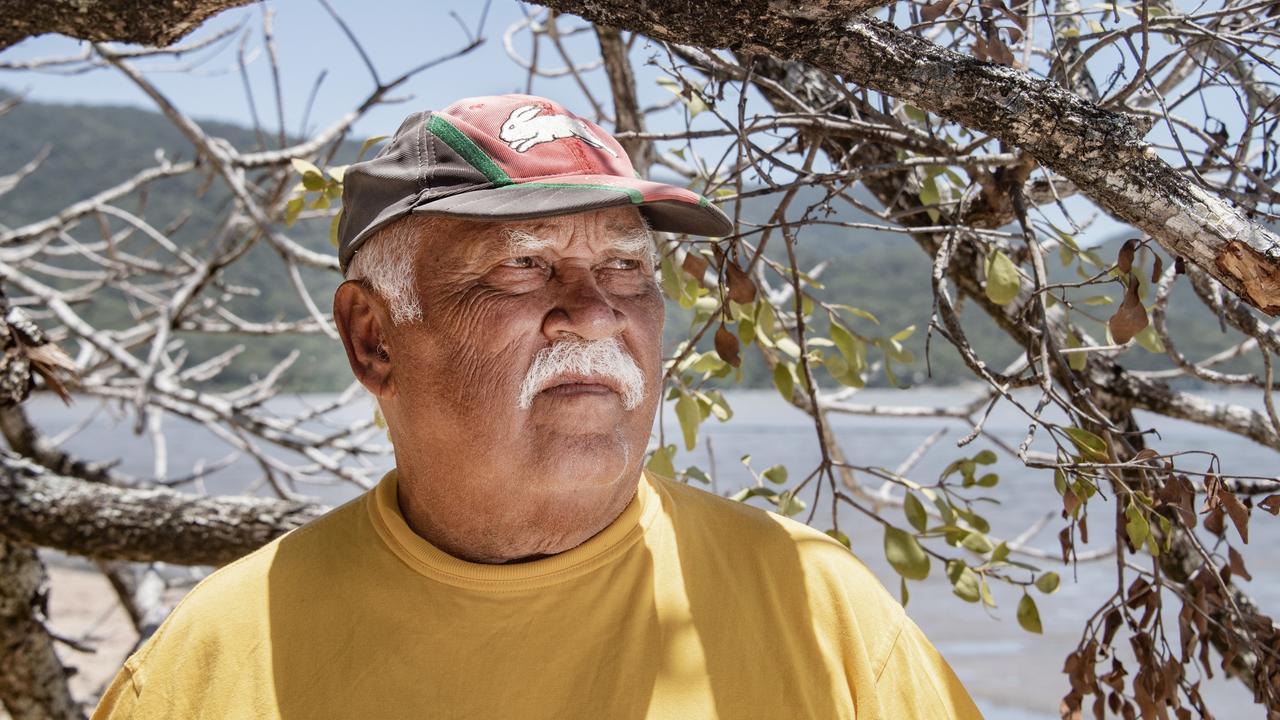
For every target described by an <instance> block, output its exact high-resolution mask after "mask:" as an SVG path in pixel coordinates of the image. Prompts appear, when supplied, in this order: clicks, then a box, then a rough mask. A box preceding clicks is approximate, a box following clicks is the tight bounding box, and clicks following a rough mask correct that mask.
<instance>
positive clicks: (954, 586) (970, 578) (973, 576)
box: [947, 560, 982, 602]
mask: <svg viewBox="0 0 1280 720" xmlns="http://www.w3.org/2000/svg"><path fill="white" fill-rule="evenodd" d="M947 579H949V580H950V581H951V591H952V592H954V593H955V594H956V596H957V597H959V598H960V599H961V600H964V601H965V602H978V601H979V600H980V599H982V595H981V589H980V588H979V583H978V573H976V572H974V571H973V569H972V568H970V567H969V566H968V565H965V564H964V563H963V562H961V561H959V560H948V561H947Z"/></svg>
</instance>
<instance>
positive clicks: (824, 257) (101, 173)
mask: <svg viewBox="0 0 1280 720" xmlns="http://www.w3.org/2000/svg"><path fill="white" fill-rule="evenodd" d="M202 125H203V127H204V128H205V129H206V131H208V132H209V133H210V134H212V135H215V136H218V137H222V138H225V139H226V140H227V141H229V142H231V143H232V144H233V145H235V146H236V147H237V148H241V149H248V148H253V147H254V146H255V142H256V138H255V136H254V133H253V131H252V130H251V129H247V128H243V127H238V126H235V125H229V124H225V123H214V122H209V123H203V124H202ZM358 145H359V143H358V142H347V143H345V144H343V145H342V146H341V147H340V149H339V152H338V156H337V157H336V158H335V162H346V161H349V159H351V157H352V156H354V154H355V151H356V148H358ZM45 146H49V147H50V151H49V155H48V157H47V158H46V159H45V161H44V162H43V164H42V165H41V167H40V168H39V170H38V171H36V172H35V173H33V174H32V175H30V176H29V177H27V178H25V179H24V180H23V181H22V183H21V184H20V185H19V186H18V187H17V189H16V190H14V191H13V192H11V193H9V194H7V195H0V224H3V225H4V226H5V227H9V228H13V227H17V226H20V225H22V224H25V223H28V222H32V221H35V220H39V219H43V218H45V217H47V216H49V215H50V214H52V213H55V212H57V211H58V210H60V209H62V208H64V207H66V206H67V205H68V204H70V203H72V202H75V201H77V200H81V199H84V198H87V197H90V196H91V195H93V194H95V193H97V192H100V191H102V190H103V189H104V188H107V187H109V186H111V185H114V184H116V183H119V182H122V181H124V180H126V179H127V178H129V177H130V176H132V175H133V174H135V173H136V172H138V171H140V170H142V169H144V168H147V167H153V166H154V165H155V164H156V153H157V151H158V150H162V151H163V152H164V153H165V155H166V156H167V157H168V158H169V159H170V160H172V161H180V160H189V159H191V157H192V154H193V152H192V148H191V146H190V144H189V143H187V141H186V140H185V138H184V137H182V135H181V134H180V133H179V132H178V131H177V130H176V129H175V128H174V127H173V125H172V124H171V123H170V122H169V121H167V120H166V119H165V118H164V117H163V116H161V115H159V114H158V113H155V112H151V111H147V110H141V109H137V108H133V107H103V106H77V105H53V104H43V103H35V102H27V103H23V104H21V105H19V106H18V107H16V108H15V109H14V110H13V111H12V112H10V113H9V114H8V115H5V116H3V117H0V175H2V174H5V173H8V172H12V171H13V170H15V169H17V168H18V167H20V166H21V165H22V164H23V163H25V162H27V161H28V160H30V159H31V158H32V157H34V156H35V155H36V154H37V153H39V152H40V151H41V149H42V148H44V147H45ZM209 172H211V171H209V170H205V171H203V172H200V173H194V174H192V175H190V176H187V177H183V178H176V179H167V180H163V181H159V182H157V183H155V184H153V185H151V186H150V187H149V188H148V190H147V191H146V192H145V193H136V194H134V195H133V196H131V197H129V198H127V199H124V200H122V201H120V202H119V203H118V205H119V206H120V207H122V208H124V209H126V210H129V211H130V212H134V213H136V214H142V213H143V212H145V214H146V217H147V218H148V220H149V221H150V222H151V223H152V224H153V225H155V226H156V227H158V228H162V229H163V228H167V227H168V226H170V225H176V226H177V229H176V230H175V231H173V232H172V236H173V238H174V240H175V242H177V243H178V244H180V245H182V246H186V247H202V246H204V244H207V243H214V242H222V241H223V238H222V236H221V235H220V234H219V232H218V231H219V227H218V223H219V221H220V219H221V218H223V217H224V216H225V210H226V208H227V206H228V203H229V202H230V198H229V197H228V193H227V192H226V191H224V190H223V189H222V185H221V182H220V181H219V180H217V179H216V178H215V179H212V181H211V179H210V178H209V177H208V173H209ZM193 198H198V199H197V200H195V201H193ZM820 198H821V194H820V192H819V191H818V190H813V189H810V190H807V191H804V192H801V193H799V194H798V195H797V197H796V199H795V201H794V202H793V204H792V208H793V209H794V210H795V211H797V212H798V211H799V210H800V209H802V208H804V207H806V206H807V205H809V204H811V203H815V202H817V201H818V200H819V199H820ZM862 199H863V200H866V198H865V197H863V198H862ZM775 202H776V199H774V198H771V197H764V198H757V199H753V200H750V201H748V202H747V203H746V204H745V207H744V216H745V217H746V218H747V219H749V220H754V221H757V222H758V221H763V220H765V219H767V218H768V216H769V213H770V212H771V211H772V209H773V205H774V203H775ZM832 207H833V209H834V210H835V211H836V212H835V214H833V215H831V216H829V217H828V218H827V219H833V220H841V221H860V222H872V221H873V219H872V218H870V217H868V216H866V215H860V214H858V213H857V212H855V211H852V210H850V209H848V206H847V205H843V204H841V203H837V204H834V205H833V206H832ZM793 217H794V215H793ZM108 225H109V227H110V228H111V229H112V230H114V231H119V230H122V229H123V228H124V227H125V225H124V224H123V223H121V222H120V221H118V220H114V219H113V220H111V221H110V223H109V224H108ZM289 234H290V236H291V237H292V238H293V239H294V240H296V241H297V242H299V243H301V244H303V245H304V246H306V247H309V248H311V249H314V250H317V251H321V252H332V251H333V250H332V247H331V246H330V244H329V241H328V238H327V223H325V222H323V221H316V222H312V223H309V224H308V223H299V224H298V225H297V226H295V227H294V228H292V229H290V230H289ZM76 237H77V238H78V239H80V240H81V241H88V240H93V239H95V238H99V237H100V236H99V229H98V225H97V222H96V221H95V219H93V218H92V217H90V218H86V219H85V220H83V221H82V222H81V225H80V228H79V229H78V230H77V231H76ZM797 240H798V242H797V255H798V260H799V262H800V264H801V267H802V269H805V270H808V269H810V268H812V267H813V266H814V265H815V264H817V263H818V262H819V261H826V262H827V263H828V265H827V267H826V269H825V271H824V272H823V273H822V275H821V278H820V279H821V282H822V283H823V284H824V286H825V289H823V290H822V291H820V294H821V295H822V296H823V297H824V298H825V299H827V300H829V301H831V302H840V303H845V304H849V305H853V306H856V307H859V308H862V309H865V310H867V311H869V312H872V313H874V314H875V315H876V316H877V317H878V318H879V319H880V321H881V324H880V326H879V328H877V327H876V326H874V325H871V324H870V323H864V324H861V325H859V328H860V329H861V330H864V331H866V332H867V333H869V334H892V333H894V332H897V331H898V330H901V329H902V328H905V327H907V326H910V325H915V326H916V328H917V329H916V332H915V333H914V335H912V336H911V337H910V338H909V339H908V340H907V342H905V343H904V344H905V345H906V346H907V348H908V349H910V350H911V351H912V352H913V353H914V354H915V356H916V358H917V359H916V362H915V363H914V365H913V366H912V367H910V368H906V369H901V372H900V373H899V377H900V379H902V380H909V381H911V382H912V383H913V384H920V383H923V382H932V383H937V384H949V383H955V382H961V381H965V380H970V379H972V378H971V375H970V373H969V371H968V369H967V368H965V367H964V366H963V364H962V362H961V361H960V358H959V356H958V354H957V353H956V352H955V351H954V350H953V349H952V348H951V346H950V345H949V344H948V343H947V342H946V341H945V340H944V339H942V338H941V337H939V336H937V335H935V336H934V338H933V341H932V343H931V347H930V361H931V366H932V377H931V378H926V377H925V374H924V371H925V364H924V340H925V330H926V328H927V327H928V322H929V315H930V312H931V310H932V297H931V294H930V291H929V273H930V260H931V259H930V258H929V257H928V256H927V255H925V254H924V253H923V252H922V251H921V250H920V248H919V247H918V246H917V245H916V244H915V243H914V242H913V241H912V240H911V238H910V237H909V236H906V235H903V234H899V233H888V232H876V231H872V230H864V229H848V228H840V227H833V226H824V225H811V226H807V227H804V228H802V229H801V230H800V231H799V235H798V236H797ZM770 246H771V247H770V251H769V252H768V254H769V256H770V257H773V258H774V259H777V260H779V261H782V262H785V246H784V244H783V243H782V240H781V237H780V236H775V237H774V239H773V240H772V241H771V243H770ZM118 249H119V250H121V251H129V252H137V253H139V254H143V253H154V252H155V251H156V246H155V245H154V243H151V242H150V241H148V240H145V239H139V238H137V237H133V238H130V239H127V240H125V241H123V242H121V243H120V245H119V248H118ZM1117 250H1118V242H1113V243H1107V244H1105V245H1104V246H1102V247H1099V248H1096V251H1097V253H1098V254H1099V255H1100V256H1101V257H1102V258H1103V259H1104V260H1106V261H1107V262H1110V261H1112V260H1114V258H1115V257H1116V252H1117ZM156 259H157V260H160V261H163V262H171V261H172V259H171V258H168V257H164V256H160V257H157V258H156ZM1167 260H1168V258H1166V261H1167ZM1050 265H1051V269H1050V270H1051V275H1052V276H1053V277H1054V278H1058V279H1074V278H1075V274H1074V271H1068V270H1065V269H1063V268H1061V267H1060V265H1059V264H1058V262H1057V261H1056V259H1054V260H1052V261H1051V262H1050ZM65 266H66V267H72V268H74V267H76V265H75V264H74V262H73V261H71V260H68V261H66V262H65ZM303 279H304V282H305V283H306V285H307V287H308V288H309V289H310V291H311V294H312V296H313V297H314V298H315V299H316V303H317V304H318V305H319V306H321V307H322V308H324V307H326V306H327V304H328V299H329V298H330V297H331V296H332V292H333V289H334V288H335V287H336V286H337V284H338V282H339V278H338V276H337V275H336V274H335V273H330V272H320V271H314V270H304V272H303ZM221 280H222V282H223V283H224V285H225V286H226V287H227V288H228V289H229V290H232V291H233V292H235V291H234V290H233V289H234V288H235V287H236V286H243V287H246V288H255V289H256V293H255V294H252V295H248V296H236V297H234V298H233V299H231V300H230V301H229V302H228V304H227V306H228V307H229V308H230V309H232V310H233V311H234V312H236V313H238V314H239V315H241V316H242V317H244V318H246V319H248V320H253V321H258V322H264V321H270V320H277V319H300V318H304V317H306V313H305V309H304V308H303V307H302V305H301V303H300V301H299V299H298V297H297V295H296V293H295V292H294V290H293V287H292V285H291V283H290V282H289V280H288V277H287V275H286V273H285V267H284V264H283V262H282V261H281V260H280V258H279V256H278V255H277V254H276V253H275V251H274V250H273V249H272V248H271V247H270V246H269V245H268V244H266V243H265V242H263V241H259V242H258V243H257V244H256V245H255V246H254V247H253V248H252V249H251V250H250V251H249V255H248V257H246V258H244V259H241V260H240V261H238V262H236V263H235V264H234V265H233V266H232V267H231V268H230V269H229V270H228V272H227V273H225V276H224V277H223V278H222V279H221ZM46 281H47V282H53V281H52V280H48V279H46ZM145 281H146V280H145V279H143V280H142V281H140V282H142V283H144V284H145ZM153 291H155V292H164V291H165V289H164V288H155V289H154V290H153ZM1104 292H1105V293H1106V294H1109V295H1111V296H1112V297H1113V298H1114V299H1115V300H1118V299H1119V297H1120V295H1121V293H1120V292H1119V291H1118V286H1112V287H1111V288H1110V289H1109V290H1106V291H1100V290H1094V289H1089V290H1088V291H1087V292H1077V293H1075V294H1073V297H1078V298H1083V297H1084V296H1086V295H1098V294H1103V293H1104ZM1191 294H1192V293H1191V290H1190V287H1189V284H1188V283H1187V282H1186V280H1185V278H1179V280H1178V287H1177V288H1176V289H1175V292H1174V297H1173V300H1172V304H1171V308H1172V310H1171V312H1170V321H1169V322H1170V326H1171V328H1172V332H1173V334H1174V338H1175V340H1176V341H1177V342H1178V345H1179V348H1180V349H1181V350H1182V351H1183V352H1184V354H1186V355H1187V356H1188V357H1190V358H1192V359H1200V358H1203V357H1204V356H1206V355H1208V354H1211V353H1213V352H1216V351H1217V350H1220V349H1222V348H1223V347H1226V346H1227V344H1228V343H1229V342H1231V341H1232V339H1234V340H1238V339H1239V336H1238V335H1237V334H1235V333H1234V332H1228V333H1226V334H1225V335H1224V334H1223V332H1222V331H1221V330H1220V328H1219V324H1218V321H1217V319H1216V318H1214V317H1213V316H1212V314H1211V313H1209V312H1208V311H1207V310H1205V309H1204V308H1203V306H1201V304H1200V303H1199V302H1198V301H1197V300H1196V299H1195V298H1194V297H1191ZM1088 309H1089V310H1090V311H1092V312H1094V313H1095V314H1096V315H1097V316H1098V317H1100V318H1103V319H1105V318H1106V317H1107V316H1109V315H1110V313H1111V312H1112V311H1113V309H1114V303H1113V305H1112V306H1111V307H1110V308H1108V307H1103V306H1092V307H1089V308H1088ZM77 311H78V312H80V313H82V314H83V315H84V316H85V317H86V318H88V319H89V320H90V321H91V322H94V323H96V324H98V325H99V326H102V327H111V328H116V329H126V328H128V327H130V326H131V325H132V324H133V323H134V322H135V318H134V317H133V315H132V310H131V305H130V303H129V302H128V301H127V298H126V296H125V295H124V294H123V293H122V292H121V291H120V289H119V288H118V287H106V288H102V289H101V290H100V291H98V292H95V293H93V295H92V297H91V299H86V300H84V301H81V302H80V303H77ZM963 317H964V321H965V325H966V331H967V332H968V334H969V338H970V340H971V342H972V343H973V345H974V346H975V348H977V350H978V351H979V354H980V355H981V356H982V357H984V358H985V359H987V361H988V362H989V364H992V365H996V366H999V365H1001V364H1003V363H1007V362H1009V361H1010V360H1012V358H1014V357H1015V356H1016V354H1017V353H1018V352H1019V349H1018V348H1017V347H1015V346H1014V345H1013V343H1011V342H1010V341H1009V340H1008V338H1007V337H1005V336H1004V334H1003V333H1002V332H1001V331H1000V330H999V329H998V328H996V327H995V326H994V324H993V323H992V322H991V321H990V320H988V319H987V318H986V316H985V315H984V314H983V313H981V312H980V311H977V310H976V309H968V310H966V311H965V312H964V314H963ZM860 322H862V321H860ZM687 325H688V313H687V311H684V310H682V309H681V308H679V307H678V306H676V305H674V304H672V305H670V306H669V308H668V322H667V337H666V342H667V343H668V347H670V346H671V345H672V344H674V343H675V342H676V341H678V340H679V339H680V337H681V336H682V334H683V332H684V330H685V329H686V328H687ZM1095 330H1096V328H1095ZM179 337H180V338H181V339H182V341H183V342H184V343H185V349H186V350H187V351H188V352H189V353H190V359H189V360H188V365H190V364H192V363H194V362H196V361H198V360H199V359H202V358H206V357H209V356H211V355H213V354H215V353H218V352H221V351H223V350H225V349H227V348H228V347H230V346H232V345H235V344H242V345H244V347H245V351H244V353H243V354H242V355H241V356H240V357H239V358H237V360H236V361H235V363H233V365H232V366H231V367H230V368H229V369H228V370H227V371H225V372H224V373H223V375H222V376H220V378H219V383H218V384H220V385H228V384H231V385H234V384H238V383H243V382H245V381H247V380H249V379H251V378H252V377H253V376H254V375H255V374H256V373H261V372H264V371H265V370H266V369H267V368H268V367H270V364H271V363H272V362H273V361H274V360H278V359H279V358H282V357H284V356H285V355H287V354H288V353H289V352H290V351H292V350H294V349H298V350H300V351H301V357H300V359H299V361H298V363H297V364H296V365H295V366H294V369H293V370H292V371H291V372H290V373H289V374H288V375H287V376H286V378H285V387H286V388H287V389H290V390H299V391H301V390H333V389H336V388H339V387H343V386H345V384H346V383H347V382H349V379H350V373H349V371H348V369H347V364H346V359H345V356H344V354H343V352H342V349H341V346H340V345H339V344H338V343H337V342H335V341H332V340H330V339H328V338H327V337H324V336H318V335H316V336H305V337H303V336H297V335H281V336H277V337H238V336H216V335H215V336H209V335H200V334H194V333H181V334H180V336H179ZM709 340H710V338H709V337H708V338H707V344H708V346H709ZM1122 364H1124V365H1125V366H1129V367H1135V368H1143V369H1154V368H1163V367H1169V366H1171V363H1170V361H1169V360H1168V358H1167V357H1165V356H1164V355H1163V354H1154V353H1150V352H1147V351H1145V350H1142V349H1139V348H1134V349H1131V350H1129V351H1128V353H1126V355H1125V356H1124V357H1123V359H1122ZM1260 365H1261V363H1260V362H1259V361H1258V359H1257V357H1256V356H1255V357H1252V358H1246V359H1245V360H1237V361H1234V362H1233V363H1231V364H1228V365H1227V366H1225V369H1228V370H1241V369H1246V368H1247V369H1250V370H1255V369H1259V368H1260ZM744 372H745V378H746V380H747V384H749V385H753V386H766V385H768V384H769V382H770V381H769V378H768V377H767V376H766V373H765V372H764V369H763V367H762V364H761V362H760V360H759V359H758V357H757V356H756V355H755V353H754V351H751V352H748V353H745V354H744ZM872 384H874V385H883V384H885V378H884V377H883V375H880V376H878V377H875V378H873V379H872Z"/></svg>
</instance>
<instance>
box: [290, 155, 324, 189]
mask: <svg viewBox="0 0 1280 720" xmlns="http://www.w3.org/2000/svg"><path fill="white" fill-rule="evenodd" d="M289 164H291V165H293V169H294V170H296V171H297V172H298V174H299V175H301V176H302V177H303V178H304V179H305V178H306V176H307V175H318V176H320V181H321V182H324V176H323V175H322V174H321V172H320V168H318V167H316V166H315V164H314V163H312V162H311V161H309V160H303V159H302V158H293V159H292V160H290V161H289ZM307 189H308V190H314V189H315V188H307Z"/></svg>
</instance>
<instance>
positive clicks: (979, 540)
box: [960, 532, 993, 555]
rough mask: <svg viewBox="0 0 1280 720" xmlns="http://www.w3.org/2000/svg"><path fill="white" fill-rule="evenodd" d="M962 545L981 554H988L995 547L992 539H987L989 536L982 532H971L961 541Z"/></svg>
mask: <svg viewBox="0 0 1280 720" xmlns="http://www.w3.org/2000/svg"><path fill="white" fill-rule="evenodd" d="M960 545H961V546H963V547H964V548H965V549H966V550H972V551H973V552H976V553H978V554H979V555H986V554H987V553H989V552H991V550H992V547H993V546H992V545H991V541H990V540H988V539H987V536H986V535H983V534H982V533H980V532H971V533H969V534H968V535H966V536H965V538H964V540H962V541H961V542H960Z"/></svg>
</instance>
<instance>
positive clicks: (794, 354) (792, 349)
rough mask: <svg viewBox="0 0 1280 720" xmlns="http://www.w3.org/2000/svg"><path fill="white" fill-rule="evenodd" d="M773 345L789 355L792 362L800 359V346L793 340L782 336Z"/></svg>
mask: <svg viewBox="0 0 1280 720" xmlns="http://www.w3.org/2000/svg"><path fill="white" fill-rule="evenodd" d="M775 344H776V345H777V346H778V349H779V350H781V351H782V352H784V353H786V354H787V355H790V356H791V359H792V360H799V359H800V346H799V345H797V344H796V341H795V340H792V339H791V338H789V337H786V336H785V335H784V336H783V337H780V338H778V339H777V340H776V341H775Z"/></svg>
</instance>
